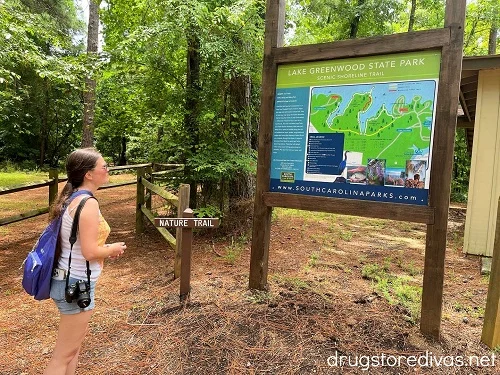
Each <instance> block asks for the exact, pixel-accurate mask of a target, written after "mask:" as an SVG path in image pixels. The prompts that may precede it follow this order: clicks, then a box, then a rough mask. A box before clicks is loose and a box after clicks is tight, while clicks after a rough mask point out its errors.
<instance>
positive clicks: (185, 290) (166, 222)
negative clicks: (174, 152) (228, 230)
mask: <svg viewBox="0 0 500 375" xmlns="http://www.w3.org/2000/svg"><path fill="white" fill-rule="evenodd" d="M187 187H188V189H187V190H185V192H187V193H188V194H189V185H187ZM155 226H157V227H167V228H177V236H176V241H177V244H179V240H181V241H180V242H181V243H182V251H181V257H182V259H181V262H180V267H181V268H180V278H181V280H180V292H179V297H180V300H181V302H184V301H187V300H188V298H189V292H190V290H191V253H192V250H191V249H192V245H193V228H218V227H219V219H218V218H214V217H204V218H195V217H193V210H192V209H190V208H186V209H185V210H184V211H183V212H182V215H180V216H179V217H173V218H172V217H157V218H155ZM179 231H180V233H181V235H180V236H179Z"/></svg>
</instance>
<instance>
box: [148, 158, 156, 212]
mask: <svg viewBox="0 0 500 375" xmlns="http://www.w3.org/2000/svg"><path fill="white" fill-rule="evenodd" d="M146 175H147V176H148V178H149V182H151V183H152V184H154V181H153V168H152V167H151V165H150V166H148V167H146ZM147 193H149V195H148V198H147V199H146V208H147V209H148V210H150V211H151V201H152V195H153V192H152V191H151V190H149V189H146V194H147Z"/></svg>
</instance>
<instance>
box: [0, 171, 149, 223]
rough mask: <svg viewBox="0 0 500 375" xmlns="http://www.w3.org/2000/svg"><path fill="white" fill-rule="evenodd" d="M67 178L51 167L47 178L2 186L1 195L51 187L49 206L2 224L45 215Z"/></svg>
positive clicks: (121, 183) (110, 185)
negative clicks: (61, 184)
mask: <svg viewBox="0 0 500 375" xmlns="http://www.w3.org/2000/svg"><path fill="white" fill-rule="evenodd" d="M152 166H153V164H152V163H145V164H131V165H120V166H116V167H110V168H109V171H110V172H113V171H120V170H125V169H134V170H137V169H139V168H151V167H152ZM67 179H68V177H67V176H65V175H61V176H59V172H58V171H57V169H51V170H50V171H49V179H47V180H42V181H34V182H27V183H25V184H19V185H15V186H10V187H4V186H0V195H6V194H13V193H17V192H20V191H25V190H31V189H38V188H41V187H45V186H48V187H49V194H48V203H49V204H48V206H47V207H43V208H39V209H35V210H30V211H26V212H22V213H19V214H16V215H13V216H9V217H6V218H3V219H0V226H2V225H7V224H12V223H16V222H18V221H22V220H26V219H30V218H32V217H36V216H39V215H43V214H46V213H47V212H49V207H50V206H51V205H52V203H53V202H54V200H55V199H56V197H57V194H58V184H59V182H63V181H66V180H67ZM134 184H136V180H131V181H124V182H117V183H112V184H106V185H104V186H101V187H100V188H99V190H104V189H111V188H115V187H120V186H126V185H134Z"/></svg>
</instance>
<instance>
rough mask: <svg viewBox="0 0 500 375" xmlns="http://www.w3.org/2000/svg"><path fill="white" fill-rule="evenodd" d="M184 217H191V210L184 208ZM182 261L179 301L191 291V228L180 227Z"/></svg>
mask: <svg viewBox="0 0 500 375" xmlns="http://www.w3.org/2000/svg"><path fill="white" fill-rule="evenodd" d="M182 216H183V217H184V218H192V217H193V210H192V209H190V208H186V209H185V210H184V212H183V215H182ZM181 230H182V262H181V283H180V294H179V298H180V301H181V302H184V301H187V300H188V298H189V292H190V291H191V248H192V246H193V228H190V227H182V229H181Z"/></svg>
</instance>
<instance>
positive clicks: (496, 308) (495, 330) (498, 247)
mask: <svg viewBox="0 0 500 375" xmlns="http://www.w3.org/2000/svg"><path fill="white" fill-rule="evenodd" d="M498 210H499V211H497V212H498V215H497V226H496V232H495V245H494V246H493V261H492V262H491V273H490V284H489V287H488V297H487V299H486V310H485V313H484V324H483V333H482V336H481V341H482V342H484V343H485V344H486V345H488V346H489V347H490V348H491V349H495V348H497V347H498V346H500V199H499V201H498Z"/></svg>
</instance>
